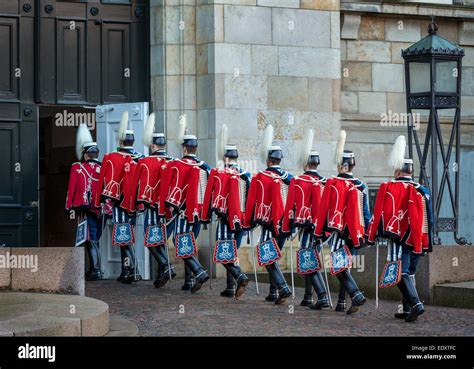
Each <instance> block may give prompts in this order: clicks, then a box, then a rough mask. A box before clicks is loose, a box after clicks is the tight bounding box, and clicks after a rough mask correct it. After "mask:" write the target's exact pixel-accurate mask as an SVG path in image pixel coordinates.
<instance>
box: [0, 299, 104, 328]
mask: <svg viewBox="0 0 474 369" xmlns="http://www.w3.org/2000/svg"><path fill="white" fill-rule="evenodd" d="M108 331H109V306H108V305H107V304H106V303H105V302H102V301H99V300H96V299H92V298H89V297H82V296H70V295H54V294H42V293H23V292H0V336H104V335H105V334H107V332H108Z"/></svg>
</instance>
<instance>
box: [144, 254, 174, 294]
mask: <svg viewBox="0 0 474 369" xmlns="http://www.w3.org/2000/svg"><path fill="white" fill-rule="evenodd" d="M162 249H164V246H156V247H149V248H148V250H149V251H150V253H151V255H152V256H153V258H154V259H155V260H156V261H157V263H158V275H157V277H156V280H155V281H154V282H153V284H154V285H155V287H156V288H161V287H163V286H164V285H165V284H166V283H168V281H169V280H170V277H171V279H172V278H174V277H175V276H176V272H175V271H174V269H173V267H171V265H170V267H168V258H167V256H166V255H165V254H163V252H162Z"/></svg>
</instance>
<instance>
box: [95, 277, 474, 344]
mask: <svg viewBox="0 0 474 369" xmlns="http://www.w3.org/2000/svg"><path fill="white" fill-rule="evenodd" d="M182 283H183V281H182V280H179V279H175V280H173V281H172V282H171V283H168V284H167V285H166V286H165V287H164V288H162V289H155V288H154V287H153V284H152V282H150V281H141V282H138V283H135V284H133V285H124V284H121V283H118V282H115V281H111V280H107V281H99V282H92V283H91V282H89V283H87V285H86V295H87V296H89V297H93V298H97V299H99V300H103V301H105V302H107V303H108V304H109V306H110V313H113V314H119V315H122V316H124V317H125V318H127V319H129V320H131V321H133V322H134V323H135V324H137V326H138V329H139V333H138V334H139V335H141V336H333V335H335V334H336V332H338V333H339V334H342V335H343V336H474V310H465V309H455V308H445V307H436V306H427V307H426V313H425V314H424V315H422V316H421V317H420V318H419V319H418V321H417V322H415V323H412V324H409V323H405V322H404V321H399V320H397V319H395V318H394V317H393V313H394V312H395V311H396V310H397V306H398V303H397V302H396V301H388V300H381V301H380V304H379V308H378V309H375V301H374V300H370V299H369V300H368V301H367V303H366V305H364V306H363V307H362V308H361V310H360V312H359V313H357V314H355V315H347V314H342V313H336V312H334V311H329V310H328V311H314V310H310V309H309V308H305V307H300V306H299V302H300V300H301V297H302V296H303V290H302V289H300V288H298V289H297V292H296V299H295V300H292V299H291V298H290V299H289V300H287V302H286V304H285V305H280V306H276V305H274V304H272V303H269V302H266V301H264V296H266V294H267V292H268V285H267V284H260V285H259V286H260V296H256V293H255V292H256V290H255V284H254V283H253V282H252V283H251V284H250V285H249V288H248V289H247V293H246V294H244V295H243V296H242V298H241V299H240V300H239V301H236V300H234V299H227V298H223V297H220V296H219V293H220V291H221V290H222V289H223V286H224V280H223V279H217V280H213V281H212V287H213V288H212V290H210V289H209V283H207V284H206V285H205V287H203V289H202V290H201V291H199V292H198V293H196V294H191V293H190V292H184V291H181V289H180V288H181V285H182ZM333 301H335V296H334V295H333ZM290 305H293V308H292V307H291V306H290Z"/></svg>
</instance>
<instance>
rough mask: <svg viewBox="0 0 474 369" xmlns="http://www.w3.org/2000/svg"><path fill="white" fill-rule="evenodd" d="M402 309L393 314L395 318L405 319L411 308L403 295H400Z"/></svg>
mask: <svg viewBox="0 0 474 369" xmlns="http://www.w3.org/2000/svg"><path fill="white" fill-rule="evenodd" d="M402 309H403V311H402V312H401V313H395V314H393V315H394V316H395V318H397V319H406V317H407V316H408V315H409V314H410V311H411V308H410V305H409V304H408V303H407V300H406V298H405V296H402Z"/></svg>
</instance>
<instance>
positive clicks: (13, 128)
mask: <svg viewBox="0 0 474 369" xmlns="http://www.w3.org/2000/svg"><path fill="white" fill-rule="evenodd" d="M19 130H20V122H19V121H17V122H8V121H3V120H2V121H0V158H2V160H1V161H0V173H2V180H1V181H0V203H1V204H19V203H20V199H19V191H18V189H19V187H18V183H19V180H20V172H21V163H20V162H19V145H20V142H19Z"/></svg>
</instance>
